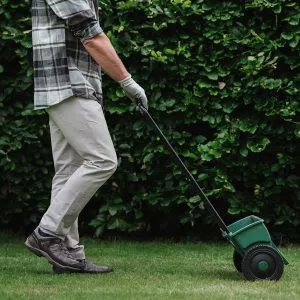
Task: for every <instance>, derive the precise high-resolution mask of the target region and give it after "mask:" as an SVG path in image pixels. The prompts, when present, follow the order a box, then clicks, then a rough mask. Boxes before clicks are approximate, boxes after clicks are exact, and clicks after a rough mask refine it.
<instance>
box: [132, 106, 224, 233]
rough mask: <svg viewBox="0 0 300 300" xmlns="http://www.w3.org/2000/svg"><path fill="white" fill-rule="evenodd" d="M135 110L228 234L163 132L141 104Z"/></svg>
mask: <svg viewBox="0 0 300 300" xmlns="http://www.w3.org/2000/svg"><path fill="white" fill-rule="evenodd" d="M137 109H138V110H139V111H140V112H141V113H142V114H143V115H146V116H147V118H148V120H149V121H150V122H151V123H152V125H153V127H154V128H155V129H156V131H157V133H158V134H159V135H160V137H161V138H162V140H163V141H164V143H165V145H166V146H167V148H168V149H169V151H170V152H171V154H172V155H173V158H174V161H175V162H176V163H177V164H178V166H179V167H180V168H181V169H182V171H183V173H184V174H185V176H186V178H187V180H188V181H189V182H190V183H191V184H192V187H193V188H194V190H195V192H196V193H198V194H199V195H200V197H202V198H203V199H204V201H205V203H206V205H207V206H208V210H209V211H210V213H211V214H212V215H214V216H215V218H216V221H217V223H218V225H219V226H220V228H221V229H222V231H225V232H226V233H228V232H229V230H228V228H227V226H226V224H225V223H224V221H223V219H222V218H221V217H220V215H219V214H218V212H217V211H216V209H215V208H214V206H213V205H212V203H211V202H210V201H209V199H208V198H207V196H206V195H205V194H204V192H203V190H202V189H201V188H200V186H199V185H198V183H197V181H196V180H195V178H194V177H193V175H192V174H191V173H190V172H189V170H188V169H187V167H186V166H185V164H184V163H183V162H182V160H181V159H180V157H179V156H178V154H177V153H176V151H175V150H174V148H173V147H172V146H171V144H170V143H169V141H168V139H167V138H166V136H165V135H164V134H163V132H162V131H161V130H160V128H159V127H158V125H157V124H156V122H155V121H154V120H153V118H152V117H151V115H150V114H149V112H148V110H147V109H146V108H145V107H144V106H143V105H142V104H138V106H137Z"/></svg>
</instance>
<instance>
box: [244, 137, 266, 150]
mask: <svg viewBox="0 0 300 300" xmlns="http://www.w3.org/2000/svg"><path fill="white" fill-rule="evenodd" d="M268 144H270V140H269V139H268V138H267V137H263V138H261V139H258V140H257V139H251V140H250V141H249V142H248V143H247V148H248V149H250V150H251V151H252V152H262V151H264V150H265V148H266V146H267V145H268Z"/></svg>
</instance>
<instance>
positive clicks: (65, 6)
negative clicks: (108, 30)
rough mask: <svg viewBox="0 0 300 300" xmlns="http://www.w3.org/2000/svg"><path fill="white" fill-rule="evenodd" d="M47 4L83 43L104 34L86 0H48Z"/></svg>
mask: <svg viewBox="0 0 300 300" xmlns="http://www.w3.org/2000/svg"><path fill="white" fill-rule="evenodd" d="M46 2H47V4H48V5H49V6H50V8H51V9H52V10H53V12H54V13H55V14H56V15H57V16H58V17H59V18H61V19H63V20H64V21H65V23H66V24H67V26H68V28H69V29H70V31H71V32H72V34H73V35H74V36H75V37H76V38H79V39H80V40H81V42H84V41H85V40H86V39H89V38H92V37H94V36H96V35H97V34H100V33H102V32H103V30H102V28H101V27H100V24H99V20H98V19H97V16H96V15H95V12H94V11H93V10H92V9H91V7H90V5H89V4H88V2H87V1H86V0H46Z"/></svg>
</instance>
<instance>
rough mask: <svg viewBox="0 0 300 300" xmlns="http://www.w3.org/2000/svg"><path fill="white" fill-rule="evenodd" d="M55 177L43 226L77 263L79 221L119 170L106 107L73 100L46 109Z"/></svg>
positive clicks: (81, 255) (81, 248)
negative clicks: (61, 242) (57, 239)
mask: <svg viewBox="0 0 300 300" xmlns="http://www.w3.org/2000/svg"><path fill="white" fill-rule="evenodd" d="M46 111H47V113H48V115H49V126H50V134H51V146H52V154H53V162H54V169H55V175H54V177H53V181H52V192H51V202H50V206H49V208H48V210H47V211H46V213H45V214H44V215H43V217H42V219H41V221H40V224H39V226H40V227H41V229H42V230H43V231H45V232H46V233H50V234H54V235H56V236H58V237H60V238H62V239H64V241H65V243H66V245H67V246H68V247H69V248H70V250H71V251H72V253H73V254H74V255H75V257H76V258H78V259H84V258H85V254H84V246H83V245H80V243H79V233H78V216H79V214H80V212H81V211H82V209H83V208H84V206H85V205H86V204H87V203H88V201H89V200H90V199H91V198H92V196H93V195H94V194H95V193H96V191H97V190H98V189H99V188H100V187H101V186H102V185H103V184H104V183H105V182H106V181H107V180H108V179H109V178H110V177H111V175H112V174H113V173H114V172H115V170H116V168H117V156H116V152H115V149H114V145H113V142H112V140H111V136H110V134H109V131H108V128H107V124H106V120H105V117H104V114H103V111H102V107H101V105H100V104H99V103H98V102H97V101H94V100H90V99H85V98H81V97H77V96H72V97H70V98H68V99H66V100H64V101H62V102H60V103H58V104H56V105H52V106H50V107H48V108H47V109H46Z"/></svg>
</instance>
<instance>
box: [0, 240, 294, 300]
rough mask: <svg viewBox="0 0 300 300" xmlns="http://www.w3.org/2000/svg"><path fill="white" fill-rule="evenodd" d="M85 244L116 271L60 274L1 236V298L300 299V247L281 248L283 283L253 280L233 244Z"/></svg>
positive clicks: (94, 257) (92, 255)
mask: <svg viewBox="0 0 300 300" xmlns="http://www.w3.org/2000/svg"><path fill="white" fill-rule="evenodd" d="M83 242H84V244H85V245H86V253H87V256H88V257H89V258H90V259H91V260H93V261H95V262H99V263H103V264H107V265H111V266H113V267H114V269H115V272H113V273H110V274H106V275H90V274H88V275H87V274H60V275H54V274H52V273H51V268H50V264H48V262H47V261H46V259H44V258H38V257H37V256H35V255H34V254H31V252H29V251H28V250H27V249H26V248H25V247H24V246H23V239H19V238H12V237H9V236H7V235H4V234H2V235H1V234H0V263H1V272H0V299H1V300H4V299H14V300H15V299H18V300H19V299H30V300H32V299H39V300H40V299H64V300H65V299H66V300H68V299H72V300H73V299H84V300H90V299H97V300H98V299H100V300H102V299H103V300H104V299H113V300H118V299H122V300H126V299H134V300H135V299H137V300H139V299H141V300H143V299H162V300H166V299H172V300H175V299H181V300H182V299H197V300H199V299H210V300H214V299H272V300H274V299H284V300H286V299H300V272H299V270H300V268H299V267H300V247H299V246H289V247H285V248H281V249H282V251H283V253H284V254H285V255H286V257H287V258H288V260H289V261H290V263H291V264H290V265H289V266H287V267H286V269H285V272H284V274H283V277H282V279H281V280H280V281H278V282H267V281H260V282H248V281H245V280H244V279H243V276H242V275H240V274H239V273H238V272H237V271H236V270H235V269H234V267H233V265H232V247H231V246H230V245H229V244H204V243H197V244H192V243H185V244H183V243H180V244H173V243H162V242H149V243H138V242H125V241H114V242H102V241H97V240H92V239H84V240H83Z"/></svg>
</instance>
